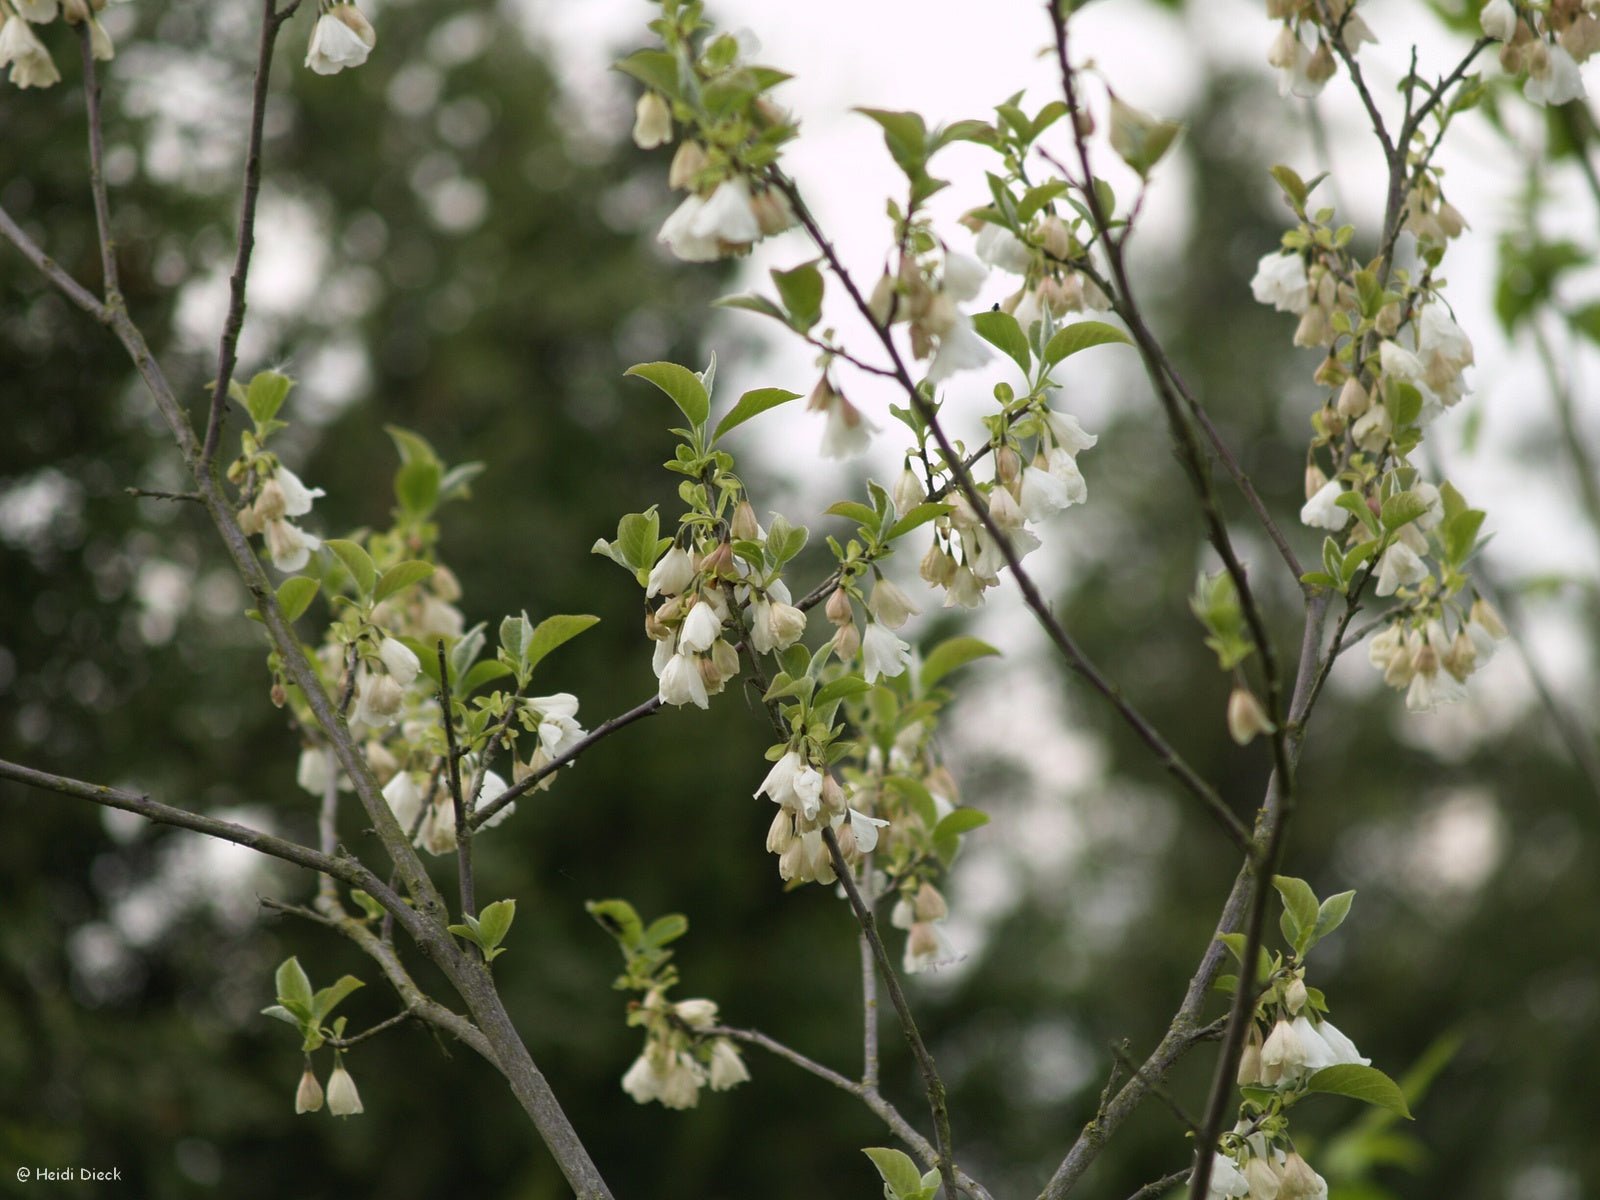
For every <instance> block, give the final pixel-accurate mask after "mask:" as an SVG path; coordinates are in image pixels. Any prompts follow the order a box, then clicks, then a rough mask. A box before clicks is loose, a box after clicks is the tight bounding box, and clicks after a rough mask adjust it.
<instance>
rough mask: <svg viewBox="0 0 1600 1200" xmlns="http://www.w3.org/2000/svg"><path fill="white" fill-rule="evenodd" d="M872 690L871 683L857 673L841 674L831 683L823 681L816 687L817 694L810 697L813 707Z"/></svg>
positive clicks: (819, 706)
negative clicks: (823, 682)
mask: <svg viewBox="0 0 1600 1200" xmlns="http://www.w3.org/2000/svg"><path fill="white" fill-rule="evenodd" d="M871 690H872V685H871V684H870V683H868V682H867V681H866V680H865V679H863V678H861V676H859V675H841V676H840V677H839V678H838V679H835V680H834V681H833V682H832V683H825V684H823V685H822V686H821V687H820V688H818V689H817V694H816V695H815V696H813V697H812V698H811V706H812V707H813V708H821V707H822V706H823V705H825V704H832V703H835V702H836V701H839V700H848V699H850V698H851V697H853V696H860V695H864V694H865V693H867V692H870V691H871Z"/></svg>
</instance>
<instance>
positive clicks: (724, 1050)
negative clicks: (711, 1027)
mask: <svg viewBox="0 0 1600 1200" xmlns="http://www.w3.org/2000/svg"><path fill="white" fill-rule="evenodd" d="M708 1073H709V1075H710V1081H709V1082H710V1084H711V1090H712V1091H713V1092H725V1091H727V1090H728V1089H729V1088H731V1087H737V1086H738V1085H739V1084H741V1083H747V1082H749V1079H750V1072H749V1070H748V1069H747V1068H746V1067H745V1065H744V1056H743V1055H742V1054H740V1053H739V1048H738V1047H737V1046H735V1045H734V1044H733V1043H732V1042H731V1041H729V1040H728V1039H727V1038H717V1039H716V1040H715V1041H713V1042H712V1043H711V1064H710V1068H709V1072H708Z"/></svg>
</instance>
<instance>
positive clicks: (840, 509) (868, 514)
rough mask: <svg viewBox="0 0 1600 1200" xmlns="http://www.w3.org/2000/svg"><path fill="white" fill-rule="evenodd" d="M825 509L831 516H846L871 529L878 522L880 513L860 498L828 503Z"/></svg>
mask: <svg viewBox="0 0 1600 1200" xmlns="http://www.w3.org/2000/svg"><path fill="white" fill-rule="evenodd" d="M824 511H825V512H826V513H827V514H828V516H830V517H844V518H846V519H847V520H851V521H854V522H855V523H856V524H857V525H865V526H866V527H867V528H869V529H870V528H872V527H873V526H874V525H876V524H877V523H878V514H877V513H876V512H874V511H873V510H872V509H870V508H868V507H867V506H866V505H865V504H862V503H861V502H860V501H859V500H839V501H837V502H835V503H833V504H830V505H828V507H827V508H826V509H825V510H824Z"/></svg>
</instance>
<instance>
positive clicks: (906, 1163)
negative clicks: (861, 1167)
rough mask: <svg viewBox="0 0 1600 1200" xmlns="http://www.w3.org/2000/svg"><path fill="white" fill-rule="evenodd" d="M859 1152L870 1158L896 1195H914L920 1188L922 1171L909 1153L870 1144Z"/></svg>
mask: <svg viewBox="0 0 1600 1200" xmlns="http://www.w3.org/2000/svg"><path fill="white" fill-rule="evenodd" d="M861 1153H863V1154H865V1155H866V1156H867V1157H868V1158H870V1159H871V1160H872V1165H873V1166H875V1167H877V1168H878V1174H879V1175H881V1176H883V1182H884V1183H886V1184H888V1185H889V1190H890V1191H892V1192H893V1193H894V1194H895V1195H896V1196H897V1197H906V1196H914V1195H916V1194H917V1193H918V1192H920V1191H921V1190H922V1172H921V1171H919V1170H917V1164H916V1163H915V1162H913V1161H912V1160H911V1156H910V1155H909V1154H905V1153H903V1152H902V1151H899V1150H891V1149H889V1148H888V1147H886V1146H870V1147H868V1148H867V1149H864V1150H862V1152H861Z"/></svg>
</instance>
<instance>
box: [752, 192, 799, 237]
mask: <svg viewBox="0 0 1600 1200" xmlns="http://www.w3.org/2000/svg"><path fill="white" fill-rule="evenodd" d="M750 211H751V212H752V213H754V214H755V218H756V225H757V226H758V227H759V228H760V230H761V232H762V233H763V234H764V235H765V236H767V237H771V236H772V235H773V234H775V233H782V232H783V231H784V230H786V229H793V228H794V227H795V224H796V221H795V216H794V209H793V208H792V207H790V204H789V197H787V196H785V195H784V194H783V193H782V192H780V191H779V190H778V189H777V188H767V189H766V190H765V191H760V192H757V193H756V194H755V195H753V196H751V197H750Z"/></svg>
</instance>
